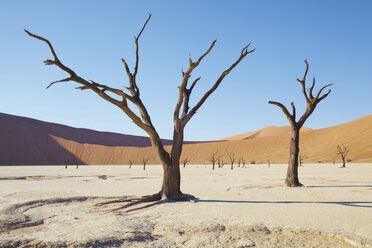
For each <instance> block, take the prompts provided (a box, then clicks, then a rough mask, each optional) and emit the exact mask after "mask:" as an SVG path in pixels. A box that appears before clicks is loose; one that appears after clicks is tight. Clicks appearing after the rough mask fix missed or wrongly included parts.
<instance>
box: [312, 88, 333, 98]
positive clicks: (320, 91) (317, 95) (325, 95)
mask: <svg viewBox="0 0 372 248" xmlns="http://www.w3.org/2000/svg"><path fill="white" fill-rule="evenodd" d="M331 85H333V84H327V85H326V86H323V87H322V88H321V89H320V90H319V92H318V94H316V97H315V99H316V100H317V101H318V102H320V101H321V100H323V99H324V98H326V97H327V96H328V94H329V93H331V90H329V91H328V93H326V94H324V95H323V96H321V97H320V98H319V96H320V94H321V93H322V91H323V90H324V89H325V88H327V87H329V86H331Z"/></svg>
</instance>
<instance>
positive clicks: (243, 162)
mask: <svg viewBox="0 0 372 248" xmlns="http://www.w3.org/2000/svg"><path fill="white" fill-rule="evenodd" d="M241 160H242V168H245V159H244V158H243V157H242V158H241Z"/></svg>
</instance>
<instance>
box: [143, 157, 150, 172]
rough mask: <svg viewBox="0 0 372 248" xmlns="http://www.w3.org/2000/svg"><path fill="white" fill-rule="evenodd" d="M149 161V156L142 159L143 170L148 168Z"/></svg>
mask: <svg viewBox="0 0 372 248" xmlns="http://www.w3.org/2000/svg"><path fill="white" fill-rule="evenodd" d="M147 161H149V158H148V157H145V158H143V159H142V163H143V170H146V164H147Z"/></svg>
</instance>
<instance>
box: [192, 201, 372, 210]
mask: <svg viewBox="0 0 372 248" xmlns="http://www.w3.org/2000/svg"><path fill="white" fill-rule="evenodd" d="M197 202H206V203H244V204H335V205H343V206H349V207H361V208H372V201H339V202H337V201H329V202H328V201H233V200H200V199H199V200H197ZM361 204H369V205H361Z"/></svg>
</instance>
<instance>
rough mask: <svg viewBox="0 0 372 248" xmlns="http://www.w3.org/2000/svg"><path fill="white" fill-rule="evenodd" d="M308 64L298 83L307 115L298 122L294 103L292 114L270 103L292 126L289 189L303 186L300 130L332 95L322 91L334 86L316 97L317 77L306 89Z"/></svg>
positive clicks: (288, 176)
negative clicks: (299, 172)
mask: <svg viewBox="0 0 372 248" xmlns="http://www.w3.org/2000/svg"><path fill="white" fill-rule="evenodd" d="M305 64H306V70H305V73H304V76H303V78H302V79H301V80H300V79H297V81H298V82H299V83H300V84H301V87H302V93H303V95H304V97H305V99H306V103H307V106H306V111H305V113H304V114H303V115H302V116H301V118H300V119H299V120H298V121H296V108H295V105H294V103H293V102H292V103H291V106H292V114H291V113H290V112H289V111H288V109H287V108H286V107H285V106H284V105H283V104H281V103H279V102H273V101H269V103H270V104H274V105H276V106H278V107H279V108H281V110H282V111H283V113H284V114H285V116H286V117H287V119H288V121H289V123H290V125H291V144H290V148H289V162H288V168H287V175H286V179H285V185H286V186H288V187H297V186H302V184H301V183H300V182H299V180H298V153H299V147H298V145H299V140H300V129H301V127H302V126H303V125H304V123H305V121H306V120H307V118H309V116H310V115H311V114H312V113H313V111H314V110H315V108H316V106H317V105H318V103H319V102H320V101H322V100H323V99H324V98H326V97H327V96H328V95H329V93H331V90H329V91H328V92H327V93H325V94H323V95H321V94H322V91H323V90H324V89H325V88H327V87H329V86H331V85H332V84H328V85H326V86H323V87H322V88H321V89H320V90H319V91H318V93H317V94H316V96H315V97H314V96H313V89H314V86H315V77H314V78H313V83H312V85H311V87H310V88H308V89H306V86H305V80H306V75H307V72H308V70H309V64H308V63H307V61H306V60H305Z"/></svg>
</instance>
